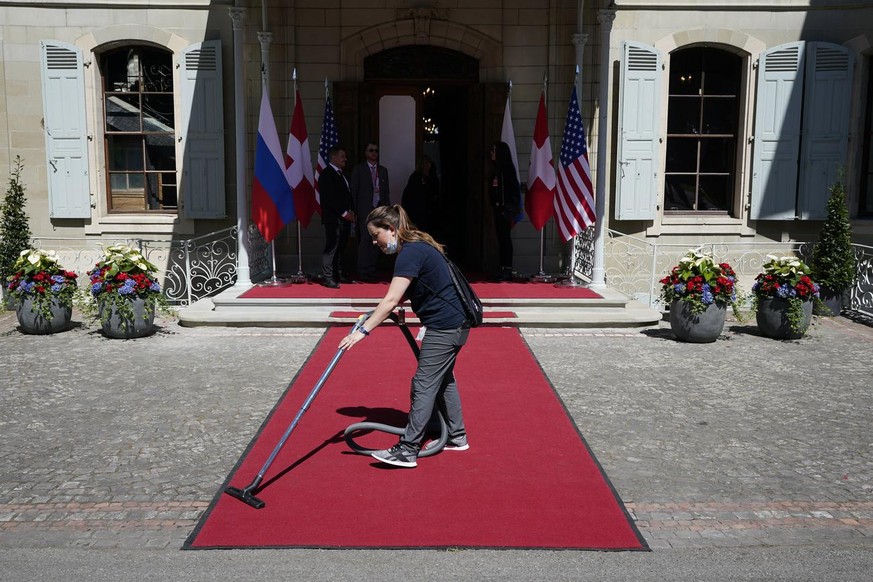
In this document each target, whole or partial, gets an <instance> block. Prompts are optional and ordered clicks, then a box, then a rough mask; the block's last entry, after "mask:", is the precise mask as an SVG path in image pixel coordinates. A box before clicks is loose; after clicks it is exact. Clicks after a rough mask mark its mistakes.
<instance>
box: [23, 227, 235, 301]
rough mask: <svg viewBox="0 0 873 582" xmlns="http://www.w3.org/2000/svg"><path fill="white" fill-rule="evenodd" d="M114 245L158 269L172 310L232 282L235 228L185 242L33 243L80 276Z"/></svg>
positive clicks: (57, 240) (67, 240)
mask: <svg viewBox="0 0 873 582" xmlns="http://www.w3.org/2000/svg"><path fill="white" fill-rule="evenodd" d="M113 244H125V245H128V246H130V247H134V248H138V249H139V250H140V252H142V254H143V256H145V257H146V258H147V259H148V260H149V261H151V262H152V263H154V264H155V265H156V266H157V267H158V268H159V273H158V276H159V278H160V281H161V286H162V287H163V290H164V294H165V296H166V298H167V301H169V302H170V303H171V304H175V305H179V306H186V305H190V304H191V303H193V302H195V301H197V300H198V299H202V298H204V297H208V296H210V295H214V294H215V293H218V292H219V291H221V290H222V289H224V288H226V287H229V286H231V285H233V284H234V282H236V272H237V267H236V262H237V260H236V259H237V228H236V227H235V226H233V227H229V228H225V229H223V230H219V231H215V232H211V233H209V234H206V235H203V236H198V237H195V238H192V239H186V240H155V239H140V238H128V239H123V238H122V239H118V238H116V239H105V238H104V239H90V238H88V239H81V238H76V239H73V238H49V237H40V238H35V239H33V245H34V246H35V247H36V248H43V249H51V250H54V251H55V253H56V254H57V257H58V261H60V263H61V265H63V267H64V268H65V269H67V270H69V271H75V272H76V273H78V274H79V275H80V278H81V280H82V281H83V282H84V283H83V284H86V283H87V279H85V277H84V275H85V274H86V273H87V272H88V271H89V270H91V269H93V268H94V264H95V263H96V262H97V261H98V260H99V259H100V257H102V256H103V249H104V248H105V247H106V246H109V245H113Z"/></svg>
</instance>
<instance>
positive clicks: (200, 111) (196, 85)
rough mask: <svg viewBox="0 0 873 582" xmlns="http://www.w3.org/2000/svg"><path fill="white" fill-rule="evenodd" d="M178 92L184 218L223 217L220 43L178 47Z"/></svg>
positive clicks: (222, 113) (224, 210)
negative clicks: (179, 99) (180, 108)
mask: <svg viewBox="0 0 873 582" xmlns="http://www.w3.org/2000/svg"><path fill="white" fill-rule="evenodd" d="M179 68H180V70H181V74H180V75H179V77H180V82H181V87H180V91H179V92H180V96H181V99H182V123H181V125H180V126H179V129H178V131H179V139H180V141H181V142H182V150H183V154H182V179H181V184H180V192H179V196H180V200H181V201H182V202H181V204H182V214H183V216H184V217H185V218H224V217H225V216H226V215H227V210H226V203H225V183H224V100H223V97H222V76H221V42H220V41H218V40H210V41H204V42H201V43H197V44H193V45H191V46H189V47H187V48H185V49H184V50H183V51H182V54H181V58H180V61H179Z"/></svg>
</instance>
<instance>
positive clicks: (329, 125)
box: [315, 95, 339, 204]
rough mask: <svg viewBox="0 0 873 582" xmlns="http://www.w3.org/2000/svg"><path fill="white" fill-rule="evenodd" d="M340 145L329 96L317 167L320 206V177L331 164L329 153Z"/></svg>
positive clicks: (316, 184) (326, 103) (316, 183)
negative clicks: (329, 163)
mask: <svg viewBox="0 0 873 582" xmlns="http://www.w3.org/2000/svg"><path fill="white" fill-rule="evenodd" d="M338 143H339V134H338V133H337V131H336V121H335V120H334V118H333V107H332V106H331V104H330V95H328V96H327V97H325V99H324V121H322V123H321V138H319V140H318V163H317V164H316V165H315V199H316V200H317V201H318V203H319V204H321V195H320V194H319V192H318V177H319V176H320V175H321V172H322V171H323V170H324V169H325V168H326V167H327V164H328V162H329V159H328V156H327V152H329V151H330V148H332V147H334V146H335V145H337V144H338Z"/></svg>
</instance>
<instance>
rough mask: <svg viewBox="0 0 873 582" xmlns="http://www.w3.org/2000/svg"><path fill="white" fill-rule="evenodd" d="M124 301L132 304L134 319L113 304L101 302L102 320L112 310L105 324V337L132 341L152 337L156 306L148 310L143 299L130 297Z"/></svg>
mask: <svg viewBox="0 0 873 582" xmlns="http://www.w3.org/2000/svg"><path fill="white" fill-rule="evenodd" d="M124 300H125V301H127V302H129V304H130V309H131V312H132V314H133V316H132V317H131V316H130V314H128V315H127V316H124V315H123V314H121V313H119V312H118V310H117V309H116V307H115V304H114V303H112V302H108V301H100V302H99V306H98V308H99V310H100V314H101V320H102V319H103V317H102V316H103V313H104V310H106V309H108V310H110V314H109V318H108V319H107V320H106V323H104V324H103V335H105V336H106V337H110V338H115V339H132V338H137V337H144V336H147V335H150V334H151V333H152V332H153V331H154V323H155V308H154V305H152V306H151V308H150V309H147V307H146V303H145V299H143V298H141V297H130V298H126V299H124Z"/></svg>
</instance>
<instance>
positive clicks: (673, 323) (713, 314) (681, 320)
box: [670, 300, 727, 344]
mask: <svg viewBox="0 0 873 582" xmlns="http://www.w3.org/2000/svg"><path fill="white" fill-rule="evenodd" d="M726 317H727V307H726V306H724V305H718V304H716V303H712V304H710V305H707V306H706V309H705V310H704V311H703V312H701V313H694V312H692V311H691V304H690V303H688V302H687V301H680V300H675V301H673V302H672V303H671V304H670V327H671V328H672V329H673V333H674V334H675V335H676V339H678V340H680V341H683V342H691V343H696V344H705V343H710V342H714V341H715V340H716V339H718V336H720V335H721V332H722V331H723V330H724V322H725V318H726Z"/></svg>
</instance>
